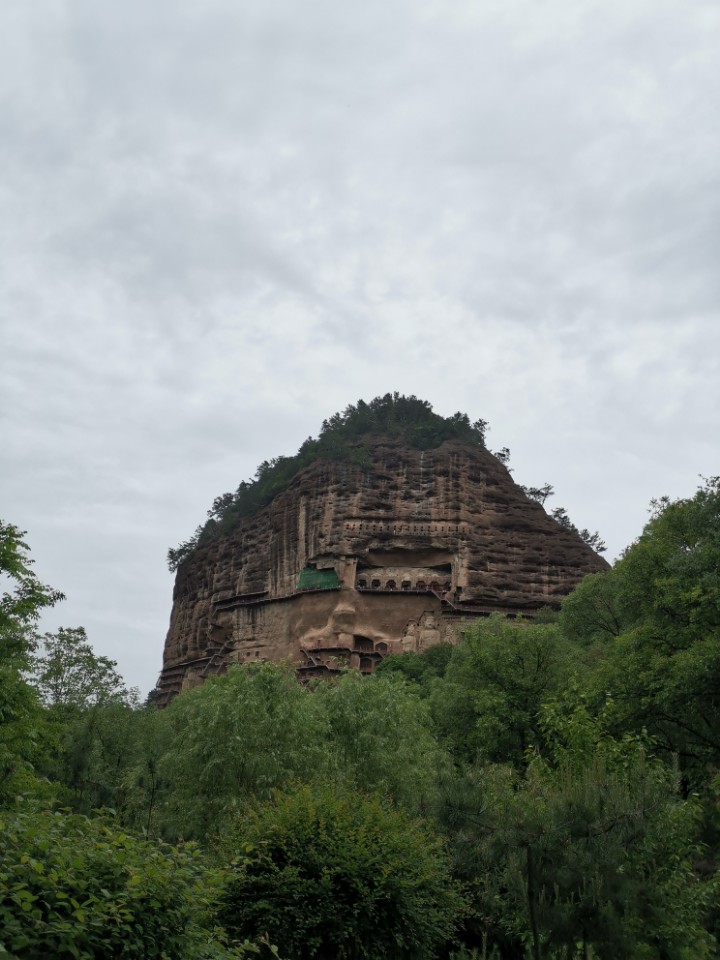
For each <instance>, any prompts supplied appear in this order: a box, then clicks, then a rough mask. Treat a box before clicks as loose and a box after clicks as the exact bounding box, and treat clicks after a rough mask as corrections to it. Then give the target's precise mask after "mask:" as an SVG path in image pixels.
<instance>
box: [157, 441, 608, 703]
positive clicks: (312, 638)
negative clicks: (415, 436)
mask: <svg viewBox="0 0 720 960" xmlns="http://www.w3.org/2000/svg"><path fill="white" fill-rule="evenodd" d="M607 566H608V565H607V563H606V562H605V561H604V560H603V559H602V558H601V557H599V556H598V555H597V554H596V553H594V551H593V550H591V549H590V547H588V546H587V545H586V544H585V543H584V542H583V541H582V540H581V539H580V538H579V537H578V536H577V535H576V534H575V533H573V532H571V531H568V530H565V529H563V528H562V527H561V526H559V525H558V524H557V523H556V522H555V521H554V520H553V519H552V518H551V517H549V516H548V515H547V514H546V513H545V511H544V510H543V508H542V507H541V506H540V505H539V504H538V503H536V502H535V501H533V500H530V499H529V498H528V497H526V496H525V494H524V493H523V491H522V490H521V488H520V487H519V486H517V485H516V484H515V483H514V482H513V480H512V478H511V476H510V474H509V472H508V470H507V469H506V468H505V467H504V466H503V464H502V463H501V462H500V461H499V460H498V459H497V458H496V457H494V456H493V455H492V454H491V453H489V452H488V451H487V450H484V449H482V448H481V447H477V446H469V445H466V444H462V443H459V442H457V441H447V442H445V443H444V444H442V446H440V447H438V448H437V449H435V450H425V451H422V450H416V449H413V448H410V447H407V446H405V445H403V444H402V443H401V442H400V441H395V440H391V439H385V440H383V439H377V438H376V439H374V440H373V442H372V467H371V468H370V469H367V470H363V469H361V467H359V466H356V465H354V464H350V463H344V462H331V461H327V460H325V461H318V462H316V463H315V464H313V465H311V466H310V467H308V468H307V469H305V470H304V471H302V472H301V473H300V474H298V475H297V476H296V477H295V479H294V480H293V482H292V483H291V485H290V486H289V488H288V489H287V490H285V491H284V492H283V493H281V494H279V495H278V496H277V497H276V498H275V499H274V500H273V501H272V503H271V504H270V505H269V506H267V507H266V508H265V509H264V510H262V511H261V512H259V513H258V514H256V515H255V516H252V517H249V518H246V519H245V520H243V521H242V523H241V525H240V526H239V527H238V528H237V529H236V530H235V531H233V533H231V534H230V535H228V536H225V537H223V538H221V539H218V540H215V541H213V542H210V543H207V544H203V545H202V546H200V547H199V548H198V549H197V550H196V551H195V552H194V554H193V555H192V556H191V557H190V558H189V559H188V560H187V561H185V563H183V564H182V565H181V566H180V568H179V569H178V572H177V576H176V581H175V591H174V596H173V609H172V615H171V621H170V629H169V632H168V635H167V640H166V642H165V653H164V664H163V670H162V674H161V677H160V684H159V686H160V691H161V700H162V699H165V700H167V699H168V698H169V697H171V696H172V695H174V694H175V693H177V692H179V691H180V690H181V689H185V688H187V687H188V686H192V685H193V684H195V683H197V682H199V681H201V680H202V679H203V678H204V677H206V676H208V675H209V674H213V673H217V672H218V671H220V670H222V669H223V668H224V667H225V665H227V664H228V663H230V662H233V661H239V662H246V661H250V660H258V659H263V658H264V659H269V660H289V661H292V662H293V663H294V664H296V665H297V668H298V670H299V672H300V673H301V674H308V675H314V674H321V673H325V672H328V671H332V670H335V669H338V668H340V667H341V666H344V665H346V664H349V665H351V666H352V665H354V666H358V667H359V668H360V669H362V670H363V671H365V672H369V671H372V669H373V668H374V665H375V663H376V662H377V660H378V659H379V658H380V657H382V656H384V655H385V654H386V653H388V652H402V651H404V650H416V651H420V650H423V649H425V648H426V647H428V646H431V645H432V644H434V643H438V642H441V641H448V640H449V641H451V642H452V641H453V640H454V639H456V636H457V629H458V627H462V626H463V625H464V624H466V623H468V622H470V621H472V620H475V619H477V618H478V617H482V616H487V615H488V614H489V613H492V612H496V611H499V612H502V613H506V614H509V615H516V614H518V613H520V614H523V615H531V614H532V613H533V612H534V611H536V610H538V609H539V608H541V607H543V606H547V605H551V606H556V605H557V604H558V603H559V602H560V600H561V599H562V597H563V596H565V595H566V594H567V593H569V592H570V590H572V588H573V587H574V586H575V584H577V583H578V582H579V581H580V580H581V579H582V578H583V577H584V576H585V575H586V574H588V573H593V572H595V571H598V570H604V569H607Z"/></svg>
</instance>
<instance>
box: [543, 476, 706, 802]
mask: <svg viewBox="0 0 720 960" xmlns="http://www.w3.org/2000/svg"><path fill="white" fill-rule="evenodd" d="M583 622H584V623H585V626H584V627H583V626H582V623H583ZM562 623H563V626H564V629H565V631H566V632H567V633H569V634H570V633H575V634H578V635H579V636H581V637H582V638H583V639H585V640H587V639H590V640H594V641H596V642H597V641H604V643H603V644H602V650H601V652H602V660H601V661H600V663H599V665H598V668H597V670H596V672H595V677H594V689H595V691H596V697H597V700H598V702H604V701H605V699H606V697H607V696H608V695H609V696H610V697H611V699H612V703H613V708H614V714H613V715H614V719H615V729H616V730H617V731H624V730H628V729H629V730H634V731H638V730H641V729H643V728H644V729H647V731H648V732H649V733H650V734H651V735H652V736H653V738H654V739H655V742H656V744H657V745H658V747H659V748H661V749H663V750H665V751H666V752H667V753H668V754H677V755H678V756H679V758H680V763H681V767H682V769H683V772H684V773H685V774H686V775H687V776H688V777H689V778H690V779H691V780H692V781H693V782H695V783H696V784H698V785H699V784H702V783H704V782H706V781H707V775H708V770H712V769H716V768H717V767H718V766H720V700H719V699H718V690H719V689H720V482H719V481H718V479H717V478H716V479H713V480H710V481H708V482H707V483H706V485H705V486H704V487H703V488H701V489H700V490H699V491H698V493H697V494H696V495H695V496H694V497H693V498H692V499H689V500H679V501H677V502H675V503H669V502H667V501H663V502H662V503H661V504H659V509H658V511H657V512H656V514H655V516H654V517H653V518H652V519H651V521H650V522H649V523H648V524H647V526H646V528H645V530H644V531H643V534H642V536H641V537H640V538H639V539H638V541H637V542H636V543H635V544H633V546H632V547H630V548H629V550H628V551H627V552H626V554H625V556H624V557H623V559H622V560H621V561H620V562H619V563H618V564H617V565H616V566H615V567H614V568H613V569H612V570H611V571H609V572H608V573H607V574H602V575H600V576H598V577H596V578H594V579H591V580H587V581H585V582H584V583H583V584H582V586H581V587H580V588H579V590H578V591H576V594H575V595H573V596H572V597H570V598H568V599H567V600H566V602H565V605H564V609H563V615H562Z"/></svg>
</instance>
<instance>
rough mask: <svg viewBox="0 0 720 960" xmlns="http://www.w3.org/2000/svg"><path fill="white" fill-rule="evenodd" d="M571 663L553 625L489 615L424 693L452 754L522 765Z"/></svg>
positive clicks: (570, 653)
mask: <svg viewBox="0 0 720 960" xmlns="http://www.w3.org/2000/svg"><path fill="white" fill-rule="evenodd" d="M577 666H579V661H578V660H577V658H576V656H575V655H574V653H573V649H572V647H571V646H570V644H569V643H568V642H567V641H566V640H565V639H564V638H563V637H562V636H561V635H560V632H559V630H558V628H557V626H556V625H554V624H552V623H535V624H528V623H526V622H524V621H521V620H515V621H509V620H507V619H506V618H504V617H502V616H500V615H495V616H492V617H490V618H488V619H487V620H485V621H482V622H479V623H477V624H475V625H474V626H473V627H470V628H469V629H468V630H467V631H466V632H465V634H464V636H463V639H462V640H461V642H460V643H459V644H458V645H457V646H456V647H454V648H453V652H452V659H451V660H450V663H449V665H448V668H447V670H446V673H445V677H444V679H443V680H442V681H439V682H437V683H436V684H435V686H434V687H433V691H432V696H431V704H432V711H433V716H434V717H435V720H436V722H437V724H438V727H439V730H440V731H441V733H442V735H443V737H444V738H445V741H446V743H447V745H448V747H449V749H450V750H451V752H452V753H453V755H454V756H456V757H458V758H461V759H464V760H467V761H472V760H474V759H475V757H476V756H477V755H478V754H480V755H481V756H482V757H483V758H484V759H485V760H491V761H499V762H506V761H507V762H513V763H515V764H518V765H522V764H523V763H524V762H525V757H526V754H527V751H528V750H529V749H530V748H531V747H533V746H536V745H537V744H538V743H540V742H541V739H542V737H541V731H540V727H539V714H540V708H541V706H542V704H543V703H544V702H545V700H547V699H548V698H549V697H551V696H552V695H553V694H554V693H555V692H556V691H557V690H558V689H559V688H560V687H561V686H562V684H563V683H564V682H565V681H566V680H567V678H568V676H569V675H570V673H571V671H572V670H573V669H574V668H576V667H577Z"/></svg>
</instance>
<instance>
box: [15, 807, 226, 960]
mask: <svg viewBox="0 0 720 960" xmlns="http://www.w3.org/2000/svg"><path fill="white" fill-rule="evenodd" d="M218 879H219V875H218V874H217V873H213V872H211V871H210V870H209V869H208V868H207V867H206V866H205V864H204V863H203V861H202V860H201V858H200V854H199V852H198V851H197V850H196V849H195V848H193V847H191V846H188V847H183V848H177V847H170V846H168V845H165V844H160V843H154V842H150V841H148V840H140V839H137V838H135V837H132V836H129V835H127V834H125V833H122V832H120V831H119V830H118V829H116V827H115V826H114V825H113V824H112V822H111V821H109V820H108V819H105V818H95V819H88V818H87V817H82V816H76V815H69V814H64V813H52V812H49V811H42V810H37V809H33V808H31V809H29V810H24V811H20V812H8V811H6V812H4V813H2V814H0V956H7V955H8V954H9V956H10V957H12V958H17V960H46V958H48V957H53V958H54V960H71V958H72V960H100V958H108V957H113V958H119V960H120V958H121V960H135V958H137V960H153V958H158V960H160V958H162V960H199V958H201V957H207V958H210V957H213V958H215V960H220V958H227V957H235V956H240V955H241V953H239V952H233V951H230V950H227V949H226V948H225V947H224V945H223V938H222V933H221V931H216V930H213V929H212V924H211V923H210V922H209V917H210V915H211V908H210V904H211V900H212V896H213V890H214V889H217V882H218Z"/></svg>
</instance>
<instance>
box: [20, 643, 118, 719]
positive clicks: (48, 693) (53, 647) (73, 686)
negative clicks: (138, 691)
mask: <svg viewBox="0 0 720 960" xmlns="http://www.w3.org/2000/svg"><path fill="white" fill-rule="evenodd" d="M41 644H42V653H41V654H40V656H37V657H35V659H34V664H33V668H34V669H33V672H34V682H35V685H36V686H37V688H38V690H39V691H40V695H41V697H42V700H43V702H44V703H45V704H47V705H48V706H52V707H57V708H61V709H64V710H75V711H77V710H87V709H89V708H90V707H93V706H96V705H97V704H101V703H112V702H115V703H123V702H130V701H131V699H132V698H131V695H130V694H129V693H128V691H127V690H126V689H125V684H124V683H123V679H122V677H121V676H120V674H119V673H118V671H117V663H116V661H115V660H111V659H110V658H109V657H102V656H98V655H97V654H96V653H95V652H94V651H93V648H92V647H91V646H90V644H89V643H88V641H87V635H86V633H85V630H84V628H83V627H76V628H74V629H69V628H65V627H61V628H60V629H59V630H58V632H57V633H45V634H43V636H42V638H41Z"/></svg>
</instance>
